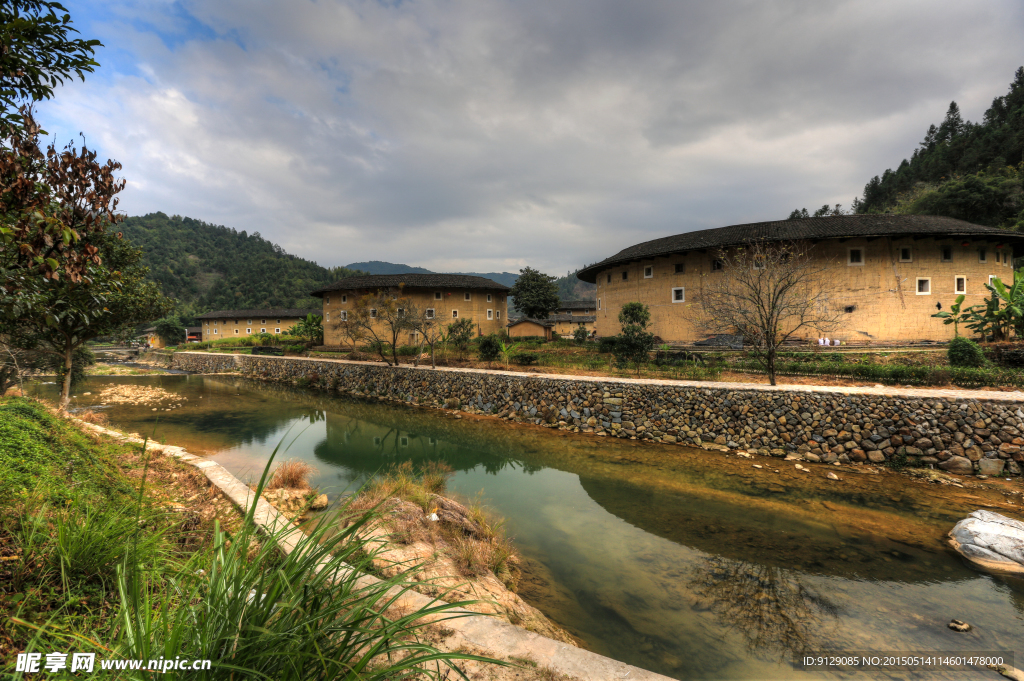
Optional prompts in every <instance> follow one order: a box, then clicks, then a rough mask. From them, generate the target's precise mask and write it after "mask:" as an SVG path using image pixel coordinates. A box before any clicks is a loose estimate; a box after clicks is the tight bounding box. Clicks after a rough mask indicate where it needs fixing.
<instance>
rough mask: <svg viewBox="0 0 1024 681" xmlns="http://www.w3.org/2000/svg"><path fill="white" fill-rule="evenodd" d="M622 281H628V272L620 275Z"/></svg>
mask: <svg viewBox="0 0 1024 681" xmlns="http://www.w3.org/2000/svg"><path fill="white" fill-rule="evenodd" d="M622 281H629V272H623V273H622Z"/></svg>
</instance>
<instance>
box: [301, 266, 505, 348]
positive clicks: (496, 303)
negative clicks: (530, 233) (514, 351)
mask: <svg viewBox="0 0 1024 681" xmlns="http://www.w3.org/2000/svg"><path fill="white" fill-rule="evenodd" d="M377 291H387V292H389V293H390V294H391V295H394V296H396V297H397V298H399V299H402V300H407V301H408V302H409V305H410V306H415V308H416V309H417V310H422V311H423V314H424V315H425V316H426V317H427V318H428V319H437V320H438V321H439V323H441V324H445V325H447V324H451V323H452V322H455V321H458V320H459V319H472V320H473V324H474V326H475V327H476V332H477V335H480V336H486V335H488V334H491V333H498V332H500V331H501V330H502V329H504V327H505V323H506V322H507V321H508V320H507V319H506V308H507V306H508V303H507V297H508V287H507V286H505V285H504V284H499V283H498V282H496V281H493V280H491V279H487V278H485V277H474V276H469V275H464V274H375V275H366V276H361V277H347V278H345V279H341V280H340V281H337V282H335V283H333V284H331V285H330V286H325V287H324V288H322V289H318V290H316V291H313V292H312V293H311V294H310V295H313V296H316V297H318V298H322V299H323V301H324V306H323V317H324V344H325V345H345V344H346V343H348V341H347V339H346V338H345V337H344V333H343V332H342V330H341V328H340V326H339V322H345V321H347V319H348V315H349V314H350V313H351V312H352V310H354V309H355V305H356V301H358V300H359V299H360V298H361V297H362V296H365V295H368V294H374V293H376V292H377ZM371 315H372V312H371ZM407 340H408V342H409V344H410V345H413V344H415V343H417V342H419V338H418V337H417V335H416V333H415V332H409V333H408V338H407Z"/></svg>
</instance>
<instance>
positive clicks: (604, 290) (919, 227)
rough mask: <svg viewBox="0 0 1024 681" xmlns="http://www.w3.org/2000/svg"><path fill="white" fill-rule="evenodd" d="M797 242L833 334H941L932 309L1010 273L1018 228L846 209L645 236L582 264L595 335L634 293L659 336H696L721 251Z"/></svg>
mask: <svg viewBox="0 0 1024 681" xmlns="http://www.w3.org/2000/svg"><path fill="white" fill-rule="evenodd" d="M758 241H762V242H784V241H788V242H797V243H800V244H802V245H805V246H808V247H809V248H810V254H811V257H813V258H820V259H821V260H822V261H823V262H824V263H827V267H828V274H827V276H829V277H831V278H832V279H831V282H830V288H832V289H833V290H834V291H835V292H836V294H835V295H834V296H833V300H834V301H835V304H836V306H837V309H842V311H843V317H842V322H841V324H840V327H839V329H838V330H835V331H833V332H832V334H831V335H832V336H833V337H834V338H837V339H840V340H842V341H845V342H851V341H853V342H864V343H868V344H870V343H876V342H877V343H883V342H884V343H892V342H911V341H922V340H934V341H940V340H946V339H949V338H951V337H952V336H953V327H952V326H951V325H944V324H943V323H942V320H941V319H938V318H935V317H932V315H933V314H935V313H936V312H937V311H938V310H949V306H950V305H951V304H953V303H954V302H955V300H956V298H957V296H959V295H961V294H962V295H964V296H965V301H964V307H970V306H971V305H977V304H981V303H982V302H983V301H984V300H985V299H986V298H987V297H988V296H989V292H988V290H987V289H986V288H985V284H986V283H989V282H990V281H992V280H993V279H995V278H1000V279H1003V280H1005V281H1011V280H1012V279H1013V257H1014V254H1015V253H1016V254H1017V255H1024V234H1018V233H1016V232H1009V231H1006V230H1002V229H997V228H995V227H983V226H981V225H974V224H971V223H969V222H964V221H962V220H956V219H953V218H947V217H936V216H927V215H851V216H839V217H823V218H803V219H799V220H779V221H775V222H758V223H752V224H745V225H732V226H729V227H720V228H718V229H705V230H700V231H696V232H688V233H686V234H677V235H675V236H669V237H664V238H661V239H655V240H653V241H647V242H644V243H641V244H637V245H635V246H630V247H629V248H626V249H623V250H622V251H619V252H618V253H616V254H615V255H613V256H611V257H610V258H607V259H605V260H602V261H601V262H599V263H596V264H594V265H590V266H588V267H585V268H583V269H582V270H580V271H579V272H578V274H577V276H578V277H579V278H580V279H582V280H583V281H587V282H591V283H594V284H597V311H596V322H595V326H596V330H597V334H598V336H610V335H615V334H617V333H618V332H619V330H620V327H619V322H618V315H619V310H620V309H621V308H622V306H623V305H625V304H626V303H630V302H634V301H639V302H641V303H644V304H645V305H647V306H648V307H649V308H650V311H651V326H650V327H649V330H651V331H652V332H653V333H654V334H655V335H657V336H659V337H660V338H661V339H662V340H664V341H666V342H676V341H681V342H687V341H695V340H700V339H702V338H703V337H704V336H703V334H702V333H701V332H700V330H699V329H698V328H697V327H696V325H695V324H694V320H695V318H696V316H695V313H696V308H695V307H693V302H694V300H695V299H696V296H697V295H699V287H700V284H701V282H702V281H706V279H702V278H703V277H718V276H723V277H724V276H728V274H727V272H725V271H724V267H723V263H722V261H721V260H720V255H721V253H722V252H723V250H724V251H726V252H728V251H729V249H733V248H736V247H740V246H743V245H746V244H750V243H753V242H758Z"/></svg>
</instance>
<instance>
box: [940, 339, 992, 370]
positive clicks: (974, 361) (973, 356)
mask: <svg viewBox="0 0 1024 681" xmlns="http://www.w3.org/2000/svg"><path fill="white" fill-rule="evenodd" d="M946 356H947V357H949V365H950V366H954V367H980V366H984V364H985V354H984V353H983V352H982V351H981V348H980V347H979V346H978V344H977V343H975V342H974V341H972V340H971V339H970V338H964V337H963V336H957V337H956V338H954V339H953V340H951V341H949V349H948V350H947V351H946Z"/></svg>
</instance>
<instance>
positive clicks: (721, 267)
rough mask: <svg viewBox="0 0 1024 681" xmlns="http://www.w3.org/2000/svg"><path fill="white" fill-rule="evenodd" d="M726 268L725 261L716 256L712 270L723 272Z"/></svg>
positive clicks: (712, 263) (712, 262)
mask: <svg viewBox="0 0 1024 681" xmlns="http://www.w3.org/2000/svg"><path fill="white" fill-rule="evenodd" d="M724 269H725V263H723V262H722V261H721V260H719V259H718V258H715V259H714V260H712V261H711V271H712V272H721V271H722V270H724Z"/></svg>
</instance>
